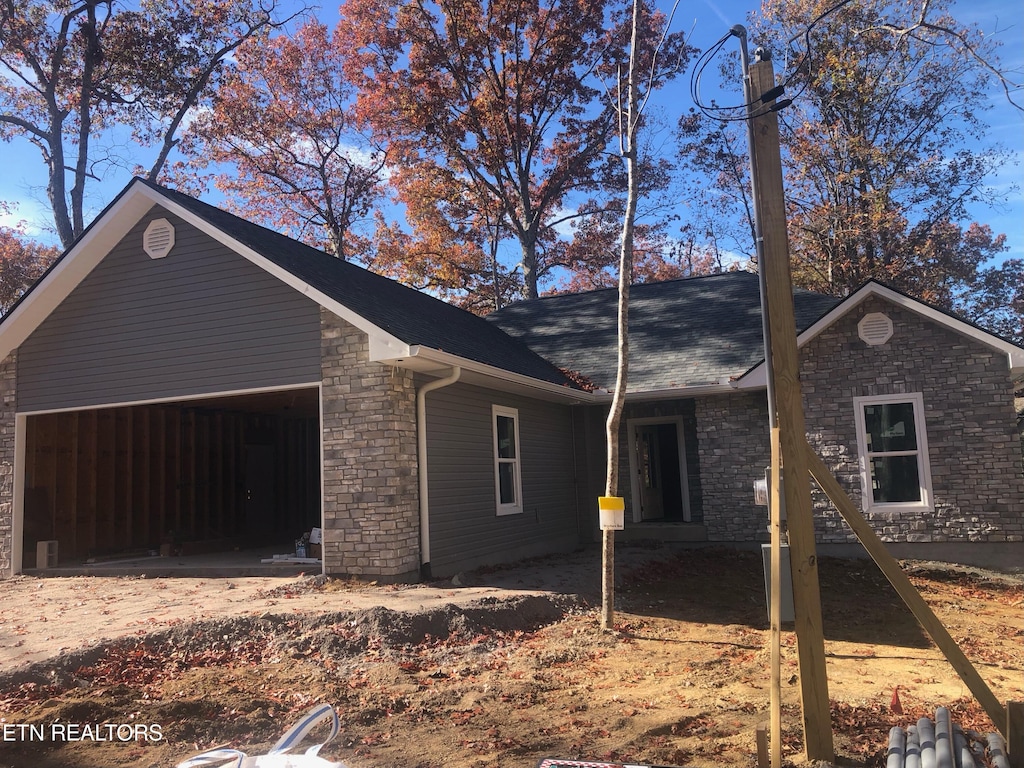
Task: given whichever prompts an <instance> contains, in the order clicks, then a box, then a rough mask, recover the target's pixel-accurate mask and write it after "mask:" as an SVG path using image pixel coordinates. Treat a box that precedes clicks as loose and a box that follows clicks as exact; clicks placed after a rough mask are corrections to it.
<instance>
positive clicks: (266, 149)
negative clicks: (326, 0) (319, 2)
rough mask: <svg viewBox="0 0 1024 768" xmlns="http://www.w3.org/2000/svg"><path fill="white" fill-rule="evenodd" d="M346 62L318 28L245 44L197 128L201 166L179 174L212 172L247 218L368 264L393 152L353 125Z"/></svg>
mask: <svg viewBox="0 0 1024 768" xmlns="http://www.w3.org/2000/svg"><path fill="white" fill-rule="evenodd" d="M344 64H345V54H344V52H343V48H342V46H341V45H340V44H339V43H338V41H337V39H336V38H335V36H334V35H332V33H331V31H330V30H329V29H328V28H327V27H326V26H325V25H323V24H321V23H319V22H317V21H315V20H312V21H308V22H306V23H305V24H303V25H302V26H301V27H300V28H299V29H298V30H297V31H296V32H295V33H294V34H293V35H291V36H285V35H280V36H277V37H274V38H272V39H270V40H253V41H251V42H250V43H249V44H247V45H244V46H242V47H241V48H240V49H239V52H238V57H237V61H236V63H235V66H234V68H233V69H232V70H231V71H230V72H229V73H227V74H226V75H225V76H224V81H223V83H222V84H221V87H220V88H219V89H218V91H217V93H216V96H215V98H214V99H213V102H212V108H211V110H209V111H208V112H206V113H205V114H203V115H201V116H200V117H199V119H198V120H197V121H196V124H195V125H194V126H193V127H192V131H191V133H190V136H189V138H188V142H189V146H188V151H189V154H190V155H192V156H193V157H195V158H196V161H193V162H192V163H189V164H188V165H187V166H185V165H183V166H180V167H179V168H178V169H177V172H178V173H179V175H180V174H182V173H184V172H188V173H189V174H191V175H193V176H194V175H196V174H197V173H198V172H199V171H201V169H202V168H203V167H208V166H213V167H214V168H216V169H217V171H216V172H215V173H214V174H213V183H214V184H215V185H216V187H217V188H218V189H220V190H221V191H222V192H224V193H225V194H226V195H227V200H228V206H229V207H231V208H233V209H234V210H235V211H236V212H237V213H239V214H240V215H242V216H245V217H247V218H250V219H252V220H255V221H258V222H260V223H263V224H266V225H267V226H270V227H273V228H276V229H279V230H282V231H284V232H286V233H288V234H290V235H291V236H293V237H295V238H298V239H300V240H303V241H305V242H307V243H310V244H311V245H315V246H317V247H320V248H323V249H324V250H326V251H327V252H328V253H331V254H333V255H335V256H337V257H339V258H342V259H348V258H352V259H356V260H367V259H368V258H369V254H370V240H369V238H368V237H367V233H368V232H369V231H370V230H369V222H371V221H372V214H371V211H372V209H373V207H374V204H375V203H376V202H377V201H378V198H379V197H380V196H381V194H382V184H383V181H384V175H385V174H384V164H385V154H384V152H383V151H381V150H380V149H379V148H378V147H376V146H374V145H373V144H372V143H371V142H369V141H368V140H367V139H366V137H364V136H363V135H362V134H361V133H360V131H359V130H358V128H357V126H356V125H355V122H354V119H353V116H352V111H351V104H352V100H353V98H354V89H353V87H352V85H351V84H350V83H349V82H348V81H347V80H346V79H345V76H344V72H343V69H344Z"/></svg>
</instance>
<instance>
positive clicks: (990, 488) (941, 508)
mask: <svg viewBox="0 0 1024 768" xmlns="http://www.w3.org/2000/svg"><path fill="white" fill-rule="evenodd" d="M870 312H883V313H885V314H886V315H888V316H889V318H890V319H891V320H892V322H893V336H892V338H891V339H889V341H887V342H886V343H885V344H882V345H878V346H869V345H867V344H865V343H864V342H863V341H861V340H860V338H859V337H858V335H857V323H858V322H859V321H860V319H861V318H862V317H864V315H865V314H868V313H870ZM801 387H802V391H803V396H804V408H805V413H806V416H807V431H808V439H809V441H810V443H811V445H812V447H814V448H815V449H816V450H818V452H819V455H821V456H822V458H823V459H825V461H826V462H827V463H828V465H829V466H830V467H832V469H833V473H834V474H835V475H836V477H837V479H838V480H839V481H840V483H841V484H842V485H843V487H844V489H845V490H846V491H847V493H849V494H850V496H851V497H852V498H853V500H854V501H855V502H856V503H857V504H858V505H860V504H861V497H862V491H861V481H860V469H859V460H858V459H859V457H858V453H857V433H856V426H855V421H854V407H853V398H854V397H864V396H869V395H890V394H909V393H912V392H921V393H922V396H923V400H924V411H925V414H924V415H925V428H926V434H927V438H928V449H929V453H930V459H931V464H930V466H931V474H932V489H933V493H934V509H933V510H932V511H931V512H927V513H923V514H922V513H905V512H871V513H867V514H866V518H867V519H868V520H869V521H870V522H871V523H872V525H873V527H874V528H875V531H876V532H877V533H878V534H879V536H881V537H882V539H883V540H885V541H889V542H907V543H924V542H928V543H942V542H1021V541H1024V473H1022V465H1021V452H1020V444H1019V442H1018V440H1017V435H1016V430H1015V416H1014V411H1013V392H1012V384H1011V381H1010V376H1009V370H1008V369H1007V363H1006V356H1005V355H1004V354H1001V353H998V352H995V351H993V350H991V349H989V348H988V347H986V346H984V345H982V344H980V343H978V342H976V341H973V340H971V339H969V338H967V337H964V336H961V335H959V334H956V333H954V332H952V331H950V330H948V329H947V328H945V327H944V326H941V325H937V324H935V323H933V322H931V321H929V320H928V319H927V318H925V317H923V316H921V315H918V314H917V313H915V312H911V311H908V310H905V309H903V308H901V307H899V306H896V305H893V304H890V303H889V302H886V301H884V300H882V299H878V298H871V299H868V300H867V301H866V302H864V303H863V304H862V305H861V306H859V307H856V308H854V309H853V310H851V312H850V313H848V314H847V315H846V316H844V317H842V318H840V319H839V320H838V321H837V322H836V323H835V324H834V325H833V326H832V327H830V328H828V329H827V330H826V331H825V332H823V333H822V334H821V335H819V336H818V337H817V338H815V339H814V340H812V341H811V342H809V343H808V344H807V345H806V346H805V347H804V349H803V350H802V353H801ZM815 511H816V515H815V518H816V526H817V533H818V540H819V541H822V542H828V543H846V542H852V541H855V540H856V539H855V537H854V536H853V535H852V533H850V532H849V529H848V528H847V527H846V525H845V523H843V522H842V520H841V518H840V517H839V514H838V513H837V512H835V511H834V510H833V509H832V507H831V505H830V504H829V502H828V500H827V499H826V498H825V497H824V495H823V494H820V493H816V495H815Z"/></svg>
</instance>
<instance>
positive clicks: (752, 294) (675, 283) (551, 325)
mask: <svg viewBox="0 0 1024 768" xmlns="http://www.w3.org/2000/svg"><path fill="white" fill-rule="evenodd" d="M618 295H619V292H618V289H616V288H609V289H603V290H597V291H589V292H587V293H577V294H565V295H558V296H549V297H544V298H541V299H536V300H534V301H529V302H521V303H519V304H513V305H511V306H509V307H505V308H503V309H501V310H499V311H498V312H495V313H494V314H491V315H488V317H487V319H488V320H490V321H491V322H492V323H495V324H496V325H498V326H500V327H501V328H502V329H503V330H504V331H506V332H507V333H508V334H510V335H511V336H514V337H515V338H517V339H519V340H520V341H522V342H523V343H524V344H526V345H527V346H529V347H530V348H531V349H533V350H535V351H537V352H539V353H540V354H541V355H543V356H544V357H546V358H547V359H549V360H551V361H552V362H553V363H554V364H555V365H557V366H558V367H559V368H563V369H568V370H572V371H577V372H579V373H580V374H582V375H583V376H585V377H586V378H587V379H589V380H590V381H592V382H593V383H594V384H595V385H597V386H598V387H601V388H603V389H614V387H615V366H616V358H617V345H618V333H617V318H616V306H617V302H618ZM793 298H794V303H795V311H796V321H797V329H798V330H802V329H804V328H806V327H808V326H809V325H811V323H813V322H814V321H815V320H817V319H818V318H819V317H821V315H823V314H824V313H826V312H827V311H828V310H830V309H832V308H833V307H834V306H835V305H836V304H837V303H838V302H839V300H838V299H836V298H834V297H832V296H823V295H821V294H815V293H811V292H809V291H804V290H797V291H795V292H794V297H793ZM629 304H630V306H629V349H630V362H629V389H630V391H632V392H634V393H649V394H650V393H654V392H659V391H663V390H670V389H676V388H680V387H687V388H691V389H700V388H710V389H715V388H732V385H731V384H730V382H731V380H732V379H734V378H736V377H738V376H741V375H743V374H744V373H745V372H746V371H748V370H749V369H750V368H752V367H754V366H756V365H757V364H758V362H760V361H761V360H763V359H764V343H763V337H762V333H761V300H760V291H759V288H758V279H757V275H754V274H752V273H749V272H727V273H724V274H718V275H708V276H704V277H694V278H684V279H680V280H669V281H666V282H661V283H642V284H638V285H633V286H631V287H630V290H629Z"/></svg>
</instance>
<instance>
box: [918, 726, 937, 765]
mask: <svg viewBox="0 0 1024 768" xmlns="http://www.w3.org/2000/svg"><path fill="white" fill-rule="evenodd" d="M917 734H918V737H919V738H920V740H921V768H935V726H934V725H932V721H931V720H929V719H928V718H927V717H922V718H921V719H920V720H918V721H917Z"/></svg>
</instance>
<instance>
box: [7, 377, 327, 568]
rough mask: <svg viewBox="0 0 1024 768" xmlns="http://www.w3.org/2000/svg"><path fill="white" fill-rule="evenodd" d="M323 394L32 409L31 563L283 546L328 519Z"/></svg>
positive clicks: (27, 538)
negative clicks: (40, 551) (324, 510)
mask: <svg viewBox="0 0 1024 768" xmlns="http://www.w3.org/2000/svg"><path fill="white" fill-rule="evenodd" d="M319 410H320V409H319V390H317V389H316V388H309V389H297V390H287V391H278V392H266V393H259V394H249V395H239V396H226V397H218V398H212V399H207V400H189V401H182V402H176V403H160V404H157V405H139V406H125V407H117V408H103V409H96V410H83V411H73V412H62V413H52V414H41V415H35V416H31V417H29V418H28V419H27V425H26V436H25V468H24V471H25V483H24V488H25V501H24V505H25V514H24V525H23V531H24V538H23V557H22V567H23V568H26V569H31V568H35V567H38V566H37V563H36V554H37V552H36V550H37V542H40V541H56V542H57V551H58V553H59V561H60V564H61V565H64V564H68V563H75V562H79V563H80V562H87V561H90V560H92V561H96V560H99V559H116V558H119V557H126V558H127V557H135V556H139V555H147V554H154V553H157V554H165V555H166V554H174V555H189V554H207V553H216V552H228V551H233V550H236V549H245V548H255V547H264V546H268V545H278V544H280V545H281V547H282V549H281V551H282V552H287V551H289V550H290V549H291V548H292V547H293V546H294V542H295V539H297V538H298V537H299V536H301V535H302V533H303V532H306V531H309V530H311V529H312V528H313V527H318V526H319V525H320V509H321V504H320V430H319V426H320V419H319Z"/></svg>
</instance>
